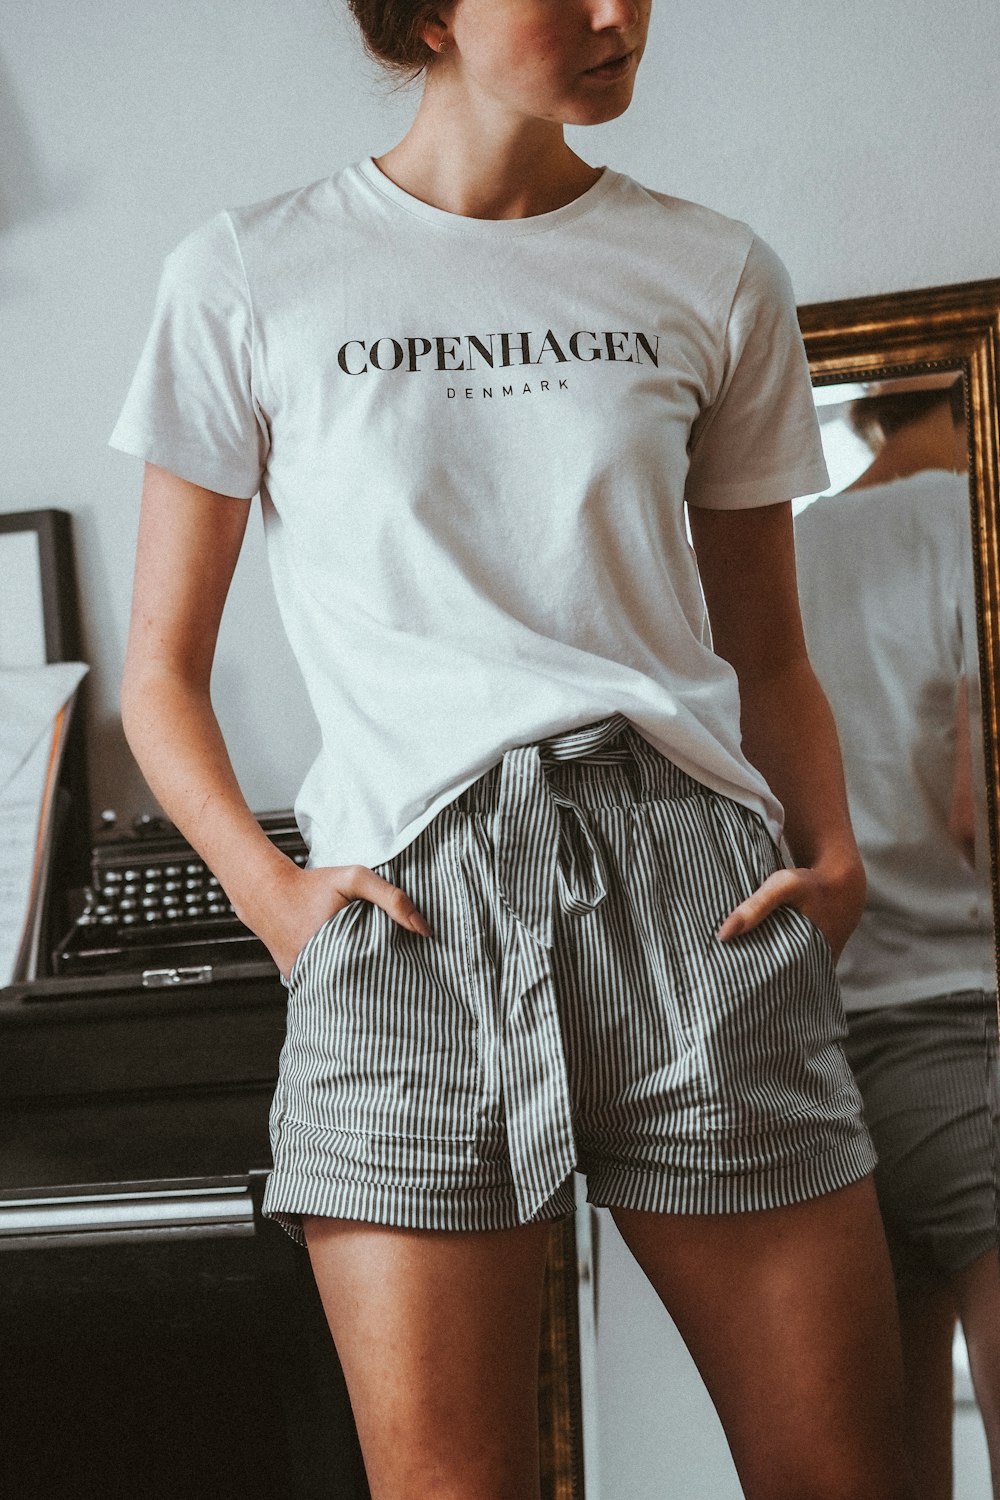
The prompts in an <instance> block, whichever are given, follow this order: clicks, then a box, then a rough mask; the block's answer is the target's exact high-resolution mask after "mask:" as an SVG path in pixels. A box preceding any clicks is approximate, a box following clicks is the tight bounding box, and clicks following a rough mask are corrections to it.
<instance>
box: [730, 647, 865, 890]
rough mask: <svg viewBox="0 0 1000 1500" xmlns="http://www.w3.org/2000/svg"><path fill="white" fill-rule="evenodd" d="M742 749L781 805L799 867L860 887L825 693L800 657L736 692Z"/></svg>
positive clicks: (837, 747) (840, 764)
mask: <svg viewBox="0 0 1000 1500" xmlns="http://www.w3.org/2000/svg"><path fill="white" fill-rule="evenodd" d="M741 722H742V729H743V748H744V751H745V753H746V755H747V758H748V759H749V760H750V761H751V762H752V763H753V765H755V766H756V767H757V769H758V770H759V771H760V772H761V774H762V775H763V776H764V778H765V780H766V781H767V783H768V785H769V786H770V787H771V790H772V791H773V792H774V794H775V796H776V797H777V798H778V800H779V801H780V802H781V803H782V805H783V807H784V809H785V839H786V842H787V844H788V847H789V850H790V851H791V854H792V857H793V859H794V860H795V862H796V864H797V865H804V866H811V867H813V868H823V869H825V870H828V871H830V872H831V875H832V876H833V875H836V873H837V872H842V873H843V877H844V879H845V880H851V881H854V882H859V883H860V885H861V887H862V888H863V884H864V872H863V866H862V863H861V856H860V854H859V853H858V846H857V843H856V841H855V838H854V832H853V829H852V828H851V818H850V812H849V809H848V803H847V789H846V786H845V783H844V770H843V762H842V759H841V753H840V741H839V738H838V735H837V726H836V723H835V721H834V717H833V714H832V712H831V710H830V705H829V703H828V702H827V699H826V695H825V694H824V692H823V689H822V688H821V686H820V684H819V680H818V679H817V677H816V674H815V672H814V671H813V669H812V667H811V665H810V664H809V662H808V660H807V659H806V658H805V657H800V658H799V659H798V660H795V661H793V662H790V663H787V664H785V665H783V666H782V668H781V670H779V671H776V672H775V673H773V674H760V675H758V676H757V677H756V678H755V680H754V682H753V684H752V685H750V686H749V687H744V688H743V690H742V715H741Z"/></svg>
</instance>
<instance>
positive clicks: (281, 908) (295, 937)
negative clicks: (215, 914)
mask: <svg viewBox="0 0 1000 1500" xmlns="http://www.w3.org/2000/svg"><path fill="white" fill-rule="evenodd" d="M351 901H370V902H371V903H372V904H373V905H374V906H381V908H382V910H383V911H384V912H386V913H387V914H388V915H389V916H390V917H391V918H392V920H393V921H394V922H398V923H399V925H400V927H404V928H405V929H406V930H407V932H416V933H419V934H420V935H421V936H422V937H430V936H431V929H430V927H429V926H428V925H427V923H426V921H425V920H424V918H423V917H422V916H421V914H420V912H418V911H417V908H416V907H415V906H414V904H413V902H412V901H411V900H410V898H409V896H408V895H407V894H406V892H405V891H403V890H400V888H399V886H396V885H392V884H390V882H389V881H388V880H383V878H382V876H381V875H376V873H375V871H374V870H369V869H367V868H366V867H365V866H364V865H330V866H323V867H321V868H319V869H314V870H301V869H299V867H298V866H297V865H295V864H292V862H291V861H289V869H288V870H287V871H286V872H283V875H282V879H281V882H280V886H279V888H278V889H276V890H274V891H272V893H271V897H270V900H269V901H268V903H267V915H266V920H264V921H262V922H261V923H260V924H259V925H258V926H256V927H255V929H254V930H255V931H256V932H257V936H258V937H259V938H260V939H261V940H262V942H263V943H264V944H265V945H266V947H267V950H268V952H269V953H270V955H271V957H272V958H273V959H274V961H275V963H276V964H277V966H278V969H279V971H280V973H281V974H283V975H284V977H285V978H286V979H287V978H288V976H289V975H290V974H291V971H292V969H293V968H294V966H295V961H296V959H297V958H298V956H299V954H300V953H301V952H302V950H303V948H304V947H305V945H306V943H307V942H308V941H309V939H310V938H311V937H313V936H314V935H315V934H316V933H317V932H318V931H319V929H320V928H321V927H322V926H323V924H324V922H327V921H329V919H330V917H333V916H336V914H337V912H339V911H342V910H343V908H344V907H345V906H347V905H348V904H349V903H350V902H351ZM250 925H253V924H250Z"/></svg>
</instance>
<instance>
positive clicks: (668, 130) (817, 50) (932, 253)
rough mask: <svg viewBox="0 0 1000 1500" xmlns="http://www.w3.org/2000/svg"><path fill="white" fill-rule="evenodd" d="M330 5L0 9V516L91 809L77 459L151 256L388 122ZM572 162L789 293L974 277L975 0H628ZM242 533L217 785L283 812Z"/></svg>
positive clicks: (128, 341)
mask: <svg viewBox="0 0 1000 1500" xmlns="http://www.w3.org/2000/svg"><path fill="white" fill-rule="evenodd" d="M343 11H344V6H343V0H214V3H213V4H211V5H205V4H203V3H202V0H156V3H152V0H134V3H132V4H130V5H125V6H123V5H120V4H117V3H115V0H0V434H2V440H3V481H2V490H0V506H2V508H4V509H30V508H33V507H35V506H41V505H61V506H65V507H67V508H68V509H70V510H72V511H74V512H75V520H76V542H77V548H78V553H79V565H80V571H81V575H82V585H83V594H84V599H85V601H86V617H87V618H86V635H87V645H88V652H89V658H90V660H91V663H92V666H93V679H92V683H91V692H90V724H91V728H90V743H91V748H92V780H93V785H94V796H95V801H96V803H97V804H98V805H99V806H104V805H114V806H118V807H119V808H120V809H121V810H122V811H123V813H125V814H132V813H134V812H136V811H138V810H141V809H143V808H145V807H148V806H149V800H148V797H147V795H146V793H145V791H144V789H143V787H142V785H141V782H140V779H139V777H138V775H137V773H136V772H135V771H134V770H133V768H132V766H131V762H130V760H129V758H128V755H127V752H126V750H125V747H124V744H123V741H122V737H121V730H120V727H119V724H118V718H117V706H116V697H117V682H118V678H119V674H120V670H121V663H122V653H123V646H124V637H125V628H126V618H127V608H128V586H129V585H128V580H129V572H130V557H131V552H132V547H133V543H134V534H135V518H136V506H135V500H136V494H137V489H138V483H139V474H138V466H137V464H136V463H135V462H134V461H132V460H129V459H127V458H124V457H121V456H120V455H117V454H112V453H110V452H109V450H107V449H106V447H105V441H106V438H107V435H108V433H109V431H110V429H111V427H112V425H113V423H114V419H115V416H116V415H117V410H118V407H119V404H120V402H121V399H122V397H123V394H124V391H125V387H126V385H127V382H128V379H129V376H130V373H131V370H132V368H133V365H134V363H135V359H136V356H137V353H138V350H139V346H140V342H141V340H142V337H143V334H144V332H145V328H146V324H147V321H148V318H149V314H150V311H151V305H152V297H153V292H154V289H155V285H156V279H157V275H158V270H159V265H160V262H161V259H162V257H163V255H164V254H165V253H166V251H167V250H168V249H170V248H171V246H172V245H174V244H175V243H176V241H177V240H178V239H179V238H180V237H181V236H182V235H183V234H184V233H185V232H186V231H187V230H188V229H190V228H192V227H193V226H194V225H195V224H197V223H199V222H200V221H201V220H203V219H205V218H206V217H208V216H209V215H210V214H211V213H213V212H215V210H216V209H217V208H218V207H220V206H222V205H224V204H230V203H242V202H248V201H251V200H253V199H255V198H260V197H264V196H266V195H268V194H270V193H273V192H279V191H281V190H282V189H284V188H287V187H291V186H294V185H295V184H297V183H301V182H306V181H309V180H311V179H313V178H316V177H320V176H323V175H324V174H326V173H328V172H330V171H332V170H334V169H336V168H337V167H339V166H340V165H342V164H343V163H345V162H347V161H350V160H353V159H354V158H356V157H357V156H359V155H361V154H363V153H364V152H366V151H374V152H377V151H379V150H381V149H383V148H384V147H386V146H387V145H389V144H390V143H391V142H392V140H393V138H394V137H395V136H396V135H398V133H399V132H400V130H401V128H402V125H403V123H404V121H405V119H406V118H407V115H408V113H409V108H410V105H409V101H408V100H407V98H406V97H405V96H400V95H396V96H395V97H393V96H392V95H391V94H390V92H389V90H388V88H387V86H386V85H385V84H384V83H382V82H380V81H379V82H376V75H375V73H374V71H373V70H372V68H371V67H370V66H369V65H368V64H367V63H366V62H364V61H363V60H362V59H361V57H360V55H359V50H358V47H357V45H356V43H355V41H354V37H353V34H352V32H351V30H350V28H349V25H348V23H347V22H346V20H345V18H344V15H343ZM654 11H655V14H654V21H653V29H652V35H651V39H650V44H649V49H648V53H647V57H646V60H645V63H644V65H643V72H642V75H641V78H640V87H639V91H638V96H637V99H636V102H635V104H634V106H633V109H632V111H631V112H630V114H629V115H627V116H626V117H625V118H624V119H623V120H621V121H618V122H616V123H614V124H612V125H610V126H606V127H602V128H601V129H599V130H596V131H591V132H577V134H578V135H579V137H580V139H579V142H578V144H579V146H580V149H581V150H583V151H584V152H585V153H586V154H588V155H589V156H590V159H591V160H594V161H600V160H609V161H611V162H613V163H614V164H615V165H616V166H618V167H620V168H622V169H624V170H627V171H630V172H632V173H633V174H634V175H636V176H639V177H641V178H644V179H645V180H647V181H649V182H650V183H652V184H654V185H656V186H659V187H663V188H665V189H668V190H670V191H673V192H676V193H678V194H680V195H681V196H687V197H693V198H697V199H701V200H703V201H705V202H707V203H710V204H712V205H713V206H714V207H716V208H720V209H722V210H723V211H725V212H729V213H732V214H735V215H738V216H740V217H744V218H747V219H749V220H750V221H751V222H752V223H753V224H754V226H755V227H756V228H757V229H758V230H759V231H760V232H761V233H762V234H764V235H765V236H766V237H767V238H768V239H770V240H771V241H772V242H773V243H774V244H775V245H776V246H777V247H778V249H779V250H780V252H781V253H782V255H783V256H784V257H785V259H786V261H787V263H788V265H789V268H790V270H791V272H792V276H793V279H794V281H795V284H796V288H797V291H798V294H799V298H800V300H802V301H815V300H821V299H825V298H829V297H839V296H848V295H854V294H860V293H865V292H875V291H890V290H893V289H895V288H899V287H912V286H920V285H924V286H926V285H932V284H937V283H941V282H952V281H964V280H968V279H972V278H978V277H983V276H991V275H995V274H997V273H998V270H1000V260H998V255H997V248H996V247H997V245H998V243H1000V194H998V193H997V192H996V170H997V162H998V146H1000V109H998V108H997V107H996V87H995V84H994V82H993V70H994V69H995V65H996V59H997V56H998V43H1000V12H998V10H997V6H996V3H995V0H956V3H954V4H952V5H950V6H948V7H942V6H940V5H939V4H938V3H936V0H841V3H839V4H835V5H829V6H824V7H818V6H815V5H811V4H803V3H802V0H757V3H756V4H754V5H752V6H747V5H738V4H736V3H734V0H733V3H729V4H726V3H723V4H721V5H714V6H706V5H704V4H703V3H702V0H672V3H671V4H670V5H667V4H665V3H663V4H661V5H660V6H659V9H658V10H657V8H656V7H655V6H654ZM262 580H263V562H262V554H261V546H260V538H259V535H258V534H257V532H256V528H255V529H254V532H253V534H252V535H251V538H250V542H249V546H248V551H247V555H246V558H245V566H244V567H242V568H241V570H240V574H239V577H238V581H237V585H236V588H235V592H234V596H233V600H232V604H231V606H230V609H229V611H228V618H227V621H226V624H225V627H224V632H223V640H222V645H221V650H220V656H219V667H218V687H219V695H218V696H219V703H220V713H221V717H222V718H223V722H224V727H225V729H226V731H227V733H228V736H229V739H230V743H231V746H232V750H233V755H234V759H235V761H236V764H237V770H238V771H239V773H240V775H241V777H242V779H243V782H244V787H245V790H246V792H247V794H248V796H249V798H250V801H251V802H252V804H253V805H255V806H257V807H259V808H263V807H267V806H277V805H283V804H285V803H288V802H289V801H291V799H292V796H293V794H294V791H295V788H296V786H297V783H298V781H299V779H300V777H301V774H302V772H303V770H304V767H305V765H306V763H307V761H308V758H309V755H310V752H311V747H312V744H313V729H312V721H311V717H310V715H309V711H308V709H307V707H306V705H305V703H304V701H303V697H302V694H301V690H300V688H299V686H298V681H297V676H296V674H295V671H294V668H292V667H291V666H290V664H289V661H288V657H287V653H286V650H285V647H284V643H283V641H282V638H281V632H280V626H279V624H278V621H277V617H276V614H275V611H274V609H273V606H272V605H271V602H270V597H269V592H268V590H267V587H266V585H265V584H263V581H262Z"/></svg>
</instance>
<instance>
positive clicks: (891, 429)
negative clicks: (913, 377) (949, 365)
mask: <svg viewBox="0 0 1000 1500" xmlns="http://www.w3.org/2000/svg"><path fill="white" fill-rule="evenodd" d="M945 403H947V404H948V405H949V406H950V407H951V417H952V421H953V422H954V423H955V425H956V427H957V426H960V425H962V424H963V423H964V422H965V383H964V381H962V380H961V379H959V380H955V381H954V382H953V383H952V384H951V385H950V386H938V387H936V388H935V389H932V390H929V391H921V390H916V391H905V390H904V391H886V392H883V393H882V394H881V395H878V396H864V397H862V398H861V399H860V400H859V401H852V403H851V405H850V407H849V408H848V413H847V417H848V421H849V422H850V424H851V426H852V427H853V428H854V430H855V432H856V433H858V435H859V436H860V437H862V438H864V440H865V442H866V443H867V444H868V445H869V447H871V448H877V447H878V446H879V444H880V443H881V442H882V440H883V439H884V438H889V437H892V435H893V433H895V432H899V431H900V430H901V429H902V428H903V427H908V426H909V424H910V423H911V422H916V421H917V420H918V419H919V418H920V417H924V416H926V415H927V413H928V412H930V411H933V410H934V409H935V408H936V407H938V406H944V405H945Z"/></svg>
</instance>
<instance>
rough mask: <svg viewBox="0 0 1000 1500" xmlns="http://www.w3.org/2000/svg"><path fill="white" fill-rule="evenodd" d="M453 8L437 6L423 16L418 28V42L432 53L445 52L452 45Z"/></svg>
mask: <svg viewBox="0 0 1000 1500" xmlns="http://www.w3.org/2000/svg"><path fill="white" fill-rule="evenodd" d="M453 11H454V6H451V5H448V6H439V7H438V8H437V9H436V10H433V11H431V12H430V13H429V14H428V15H427V16H425V18H424V21H423V23H422V25H421V27H420V32H419V35H420V40H421V41H422V42H424V43H425V45H426V46H428V47H429V48H430V49H431V51H432V52H436V53H438V54H440V53H442V52H447V51H448V48H449V47H450V46H451V45H452V33H451V17H452V13H453Z"/></svg>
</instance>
